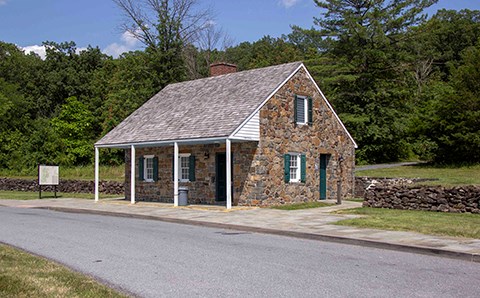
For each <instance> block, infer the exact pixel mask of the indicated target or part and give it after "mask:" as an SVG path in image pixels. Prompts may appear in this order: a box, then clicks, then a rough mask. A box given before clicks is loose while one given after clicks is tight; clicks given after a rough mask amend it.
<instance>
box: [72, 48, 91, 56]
mask: <svg viewBox="0 0 480 298" xmlns="http://www.w3.org/2000/svg"><path fill="white" fill-rule="evenodd" d="M86 50H88V48H86V47H83V48H77V49H76V50H75V54H77V55H79V54H80V52H83V51H86Z"/></svg>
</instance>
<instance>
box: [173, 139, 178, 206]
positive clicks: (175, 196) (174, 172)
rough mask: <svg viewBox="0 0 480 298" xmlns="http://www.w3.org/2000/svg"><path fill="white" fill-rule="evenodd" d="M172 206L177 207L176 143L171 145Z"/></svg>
mask: <svg viewBox="0 0 480 298" xmlns="http://www.w3.org/2000/svg"><path fill="white" fill-rule="evenodd" d="M173 206H175V207H178V143H177V142H175V143H173Z"/></svg>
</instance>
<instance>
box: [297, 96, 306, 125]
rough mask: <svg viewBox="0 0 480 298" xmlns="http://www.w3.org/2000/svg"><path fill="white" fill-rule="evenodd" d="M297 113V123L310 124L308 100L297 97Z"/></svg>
mask: <svg viewBox="0 0 480 298" xmlns="http://www.w3.org/2000/svg"><path fill="white" fill-rule="evenodd" d="M296 99H297V100H296V107H295V108H296V111H297V123H298V124H307V123H308V99H307V98H306V97H303V96H297V97H296Z"/></svg>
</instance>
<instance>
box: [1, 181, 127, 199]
mask: <svg viewBox="0 0 480 298" xmlns="http://www.w3.org/2000/svg"><path fill="white" fill-rule="evenodd" d="M38 189H39V188H38V180H37V179H13V178H0V190H8V191H38ZM94 189H95V182H94V181H84V180H63V179H60V181H59V185H58V186H57V192H63V193H93V192H94ZM53 190H54V187H53V186H46V185H44V186H42V191H53ZM99 191H100V193H104V194H113V195H123V194H124V192H125V190H124V185H123V183H121V182H116V181H100V182H99Z"/></svg>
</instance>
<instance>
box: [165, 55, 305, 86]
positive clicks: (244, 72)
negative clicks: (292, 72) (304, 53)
mask: <svg viewBox="0 0 480 298" xmlns="http://www.w3.org/2000/svg"><path fill="white" fill-rule="evenodd" d="M302 63H303V62H302V61H300V60H299V61H295V62H288V63H282V64H275V65H270V66H265V67H260V68H251V69H245V70H241V71H236V72H231V73H227V74H223V75H218V76H213V77H212V76H208V77H204V78H198V79H193V80H187V81H181V82H175V83H170V84H168V85H167V86H165V88H167V87H168V86H171V85H177V84H182V83H187V82H193V81H201V80H210V79H218V78H224V77H226V76H235V75H238V74H243V75H245V74H248V73H249V72H257V71H265V70H267V69H270V68H274V67H280V66H282V67H286V66H287V65H294V64H298V65H300V64H302Z"/></svg>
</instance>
